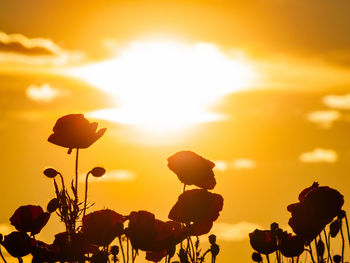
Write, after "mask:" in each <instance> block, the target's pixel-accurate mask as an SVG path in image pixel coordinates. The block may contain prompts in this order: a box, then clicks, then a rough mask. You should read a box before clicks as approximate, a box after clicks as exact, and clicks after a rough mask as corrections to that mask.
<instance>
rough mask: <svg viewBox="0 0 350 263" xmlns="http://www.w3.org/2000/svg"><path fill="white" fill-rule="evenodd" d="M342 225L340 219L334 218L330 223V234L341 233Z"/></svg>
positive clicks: (334, 235)
mask: <svg viewBox="0 0 350 263" xmlns="http://www.w3.org/2000/svg"><path fill="white" fill-rule="evenodd" d="M340 227H341V221H340V220H339V219H336V220H334V221H333V222H332V223H331V224H330V225H329V234H330V235H331V237H333V238H334V237H336V236H337V235H338V233H339V230H340Z"/></svg>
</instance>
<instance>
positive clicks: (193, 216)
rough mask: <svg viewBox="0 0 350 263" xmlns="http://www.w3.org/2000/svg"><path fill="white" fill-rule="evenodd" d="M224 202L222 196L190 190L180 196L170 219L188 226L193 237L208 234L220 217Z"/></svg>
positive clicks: (205, 191) (171, 211)
mask: <svg viewBox="0 0 350 263" xmlns="http://www.w3.org/2000/svg"><path fill="white" fill-rule="evenodd" d="M223 202H224V199H223V198H222V196H221V195H219V194H213V193H210V192H208V191H207V190H205V189H193V190H188V191H185V192H184V193H182V194H181V195H180V196H179V198H178V200H177V202H176V204H175V205H174V206H173V208H172V209H171V210H170V213H169V216H168V217H169V218H170V219H172V220H174V221H177V222H181V223H185V224H186V225H188V226H189V227H190V229H192V233H193V234H192V235H201V234H206V233H208V232H209V231H210V229H211V227H212V225H213V222H214V221H215V220H216V219H217V218H218V217H219V213H220V211H221V210H222V208H223Z"/></svg>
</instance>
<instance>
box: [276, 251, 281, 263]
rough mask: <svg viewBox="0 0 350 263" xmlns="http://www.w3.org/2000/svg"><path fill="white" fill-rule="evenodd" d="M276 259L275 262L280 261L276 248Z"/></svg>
mask: <svg viewBox="0 0 350 263" xmlns="http://www.w3.org/2000/svg"><path fill="white" fill-rule="evenodd" d="M276 259H277V262H278V263H281V261H280V257H279V255H278V250H276Z"/></svg>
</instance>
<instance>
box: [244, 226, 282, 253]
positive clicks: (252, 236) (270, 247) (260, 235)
mask: <svg viewBox="0 0 350 263" xmlns="http://www.w3.org/2000/svg"><path fill="white" fill-rule="evenodd" d="M249 240H250V245H251V246H252V248H254V249H255V250H256V251H257V252H259V253H261V254H265V255H267V254H270V253H272V252H274V251H276V249H277V241H276V238H275V237H274V236H273V235H272V233H271V230H259V229H255V230H254V232H252V233H249Z"/></svg>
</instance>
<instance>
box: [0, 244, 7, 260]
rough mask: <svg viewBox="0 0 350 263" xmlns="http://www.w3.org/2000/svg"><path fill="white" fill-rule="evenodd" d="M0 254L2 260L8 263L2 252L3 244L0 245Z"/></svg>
mask: <svg viewBox="0 0 350 263" xmlns="http://www.w3.org/2000/svg"><path fill="white" fill-rule="evenodd" d="M0 256H1V258H2V260H3V261H4V262H5V263H7V262H6V259H5V258H4V255H3V254H2V252H1V245H0Z"/></svg>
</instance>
